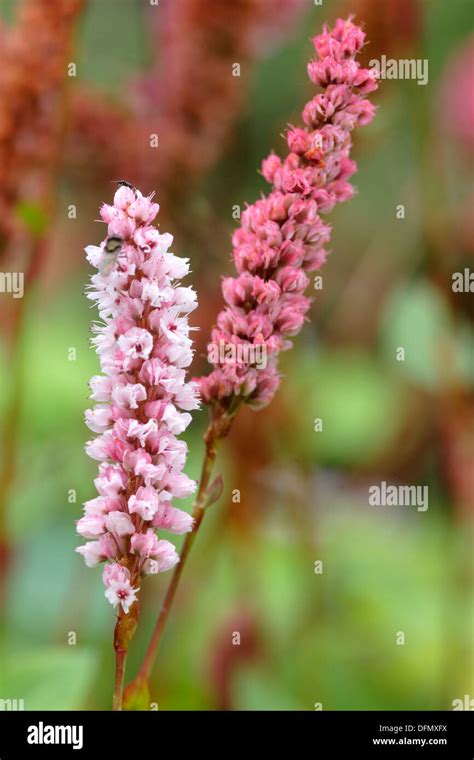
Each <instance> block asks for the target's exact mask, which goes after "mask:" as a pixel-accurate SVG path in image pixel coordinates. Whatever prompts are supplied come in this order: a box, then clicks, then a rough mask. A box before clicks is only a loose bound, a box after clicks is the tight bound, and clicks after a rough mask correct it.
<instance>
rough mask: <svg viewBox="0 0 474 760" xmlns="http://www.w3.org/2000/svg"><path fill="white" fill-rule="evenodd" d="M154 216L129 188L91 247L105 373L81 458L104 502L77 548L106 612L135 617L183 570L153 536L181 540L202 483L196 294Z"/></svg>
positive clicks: (98, 502) (107, 209)
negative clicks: (165, 579) (192, 376)
mask: <svg viewBox="0 0 474 760" xmlns="http://www.w3.org/2000/svg"><path fill="white" fill-rule="evenodd" d="M158 210H159V206H158V204H157V203H154V201H153V196H150V197H145V196H143V195H142V194H141V193H140V192H139V191H138V190H134V189H132V188H130V187H128V186H126V185H122V186H121V187H120V188H119V189H118V190H117V192H116V193H115V197H114V202H113V205H107V204H104V205H103V206H102V208H101V212H100V213H101V217H102V219H103V221H104V222H106V224H107V225H108V228H107V237H106V238H105V240H104V241H103V242H102V244H101V245H100V246H88V247H87V248H86V254H87V259H88V261H89V262H90V263H91V264H92V265H93V266H94V267H96V268H97V269H98V272H97V273H96V274H94V275H92V277H91V284H90V286H89V293H88V298H90V299H91V300H92V301H94V302H95V303H96V304H97V306H98V309H99V315H100V317H101V320H102V321H101V322H100V323H97V324H94V325H93V326H92V330H93V333H94V337H93V339H92V343H93V345H94V346H95V348H96V350H97V353H98V355H99V358H100V364H101V369H102V373H103V374H101V375H97V376H95V377H93V378H92V379H91V381H90V389H91V398H92V400H93V401H94V402H96V403H95V406H94V407H93V408H92V409H89V410H88V411H87V412H86V423H87V425H88V427H89V428H90V429H91V430H92V431H93V432H94V433H97V437H95V438H94V439H92V440H91V441H89V443H88V444H87V445H86V451H87V453H88V454H89V456H90V457H92V458H93V459H96V460H98V461H99V462H100V464H99V474H98V477H97V478H96V480H95V486H96V488H97V491H98V494H99V495H98V496H97V497H96V498H94V499H91V500H90V501H87V502H86V503H85V505H84V516H83V517H82V518H81V519H80V520H79V522H78V524H77V531H78V533H79V534H80V535H81V536H83V537H84V538H86V539H88V541H87V542H86V543H85V544H84V545H82V546H79V547H78V548H77V550H76V551H78V552H79V553H80V554H82V555H83V557H84V560H85V562H86V564H87V565H88V566H89V567H92V566H94V565H97V564H99V563H101V562H104V563H105V567H104V572H103V580H104V583H105V586H106V592H105V595H106V597H107V599H108V600H109V602H110V603H111V604H112V605H114V606H117V605H121V607H122V609H123V611H124V612H125V613H128V611H129V610H130V607H131V606H132V605H133V603H134V602H135V601H136V599H137V593H138V591H139V588H140V583H141V578H142V576H143V575H146V574H154V573H159V572H162V571H164V570H169V569H170V568H172V567H173V566H174V565H175V564H176V563H177V562H178V555H177V553H176V550H175V547H174V545H173V544H172V543H171V542H170V541H167V540H166V539H162V538H158V536H157V533H156V531H157V530H166V531H169V532H171V533H186V532H188V531H190V530H192V527H193V521H192V518H191V516H190V515H189V514H188V513H187V512H184V511H183V510H181V509H178V508H176V507H175V506H173V499H174V498H185V497H186V496H189V495H190V494H191V493H192V492H193V491H194V490H195V482H194V481H192V480H190V478H189V477H188V476H187V475H186V474H185V473H184V472H183V468H184V465H185V462H186V455H187V447H186V443H185V442H184V441H182V440H179V439H178V438H177V436H178V435H179V434H180V433H182V432H183V431H184V430H185V429H186V428H187V426H188V425H189V423H190V422H191V415H190V414H189V412H190V410H192V409H196V408H198V406H199V401H198V396H197V385H196V383H193V382H187V381H186V368H187V367H188V366H189V364H190V363H191V360H192V356H193V352H192V341H191V339H190V337H189V333H190V329H192V328H190V327H189V324H188V315H189V313H190V312H191V311H192V310H193V309H194V308H195V307H196V306H197V302H196V294H195V292H194V290H193V289H192V288H191V287H184V286H181V285H180V284H179V280H180V279H181V278H182V277H184V276H185V275H186V274H187V273H188V271H189V262H188V260H187V259H182V258H178V257H177V256H175V255H174V254H173V253H171V252H170V250H169V247H170V245H171V243H172V240H173V239H172V236H171V235H169V234H161V233H159V232H158V230H157V229H156V228H155V227H153V226H152V222H153V220H154V219H155V217H156V215H157V213H158Z"/></svg>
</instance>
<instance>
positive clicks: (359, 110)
mask: <svg viewBox="0 0 474 760" xmlns="http://www.w3.org/2000/svg"><path fill="white" fill-rule="evenodd" d="M364 36H365V35H364V33H363V32H362V30H361V29H360V28H359V27H358V26H356V25H355V24H353V23H352V21H351V19H348V20H346V21H344V20H342V19H338V20H337V21H336V24H335V26H334V29H332V30H330V29H328V28H327V27H325V28H324V32H323V33H322V34H320V35H319V36H318V37H315V38H314V40H313V44H314V47H315V49H316V54H317V58H316V60H314V61H311V62H310V63H309V65H308V74H309V77H310V79H311V81H312V82H314V84H315V85H316V86H317V87H318V88H319V91H318V93H317V94H316V95H315V97H313V98H312V99H311V100H310V101H309V103H307V104H306V106H305V107H304V109H303V114H302V118H303V122H304V127H291V128H290V129H289V131H288V134H287V143H288V148H289V153H288V155H287V156H286V158H285V159H284V160H283V161H282V160H281V159H280V158H279V157H278V156H276V155H275V154H271V155H270V156H269V157H268V158H266V159H265V160H264V162H263V166H262V172H263V176H264V177H265V179H266V180H267V181H268V182H269V183H270V184H272V185H273V190H272V192H271V193H270V194H269V195H268V196H267V197H266V198H262V199H260V200H258V201H257V202H256V203H254V204H252V205H251V206H248V207H247V208H246V210H245V211H244V212H243V214H242V224H241V227H240V228H239V229H238V230H237V231H236V232H235V233H234V236H233V239H232V243H233V248H234V263H235V267H236V269H237V276H236V277H225V278H224V279H223V282H222V293H223V296H224V301H225V303H226V307H225V308H224V309H223V311H221V312H220V314H219V316H218V318H217V325H216V326H215V328H214V329H213V331H212V337H211V343H210V345H209V349H208V359H209V361H210V362H211V363H212V364H213V365H214V369H213V371H212V372H211V374H210V375H209V376H208V377H204V378H200V380H199V382H200V388H201V394H202V398H203V400H204V401H205V402H206V403H209V404H217V405H219V407H220V408H221V409H222V410H224V411H226V410H228V409H231V408H232V407H231V404H232V400H233V399H240V400H243V401H245V402H246V403H248V404H250V405H251V406H254V407H256V408H258V407H263V406H265V405H266V404H268V403H269V402H270V401H271V399H272V398H273V396H274V394H275V391H276V389H277V388H278V385H279V382H280V378H279V374H278V354H279V352H280V351H284V350H286V349H288V348H290V347H291V346H292V343H291V340H290V339H291V338H292V337H293V336H294V335H296V334H297V333H298V332H299V331H300V330H301V328H302V326H303V324H304V321H305V318H306V313H307V311H308V309H309V307H310V303H311V302H310V299H309V298H307V297H306V296H305V295H304V291H305V289H306V287H307V286H308V284H309V278H308V276H307V273H308V272H311V271H313V270H317V269H319V268H320V267H321V266H322V264H324V262H325V260H326V256H327V251H326V250H325V246H326V244H327V243H328V241H329V239H330V234H331V228H330V226H329V225H328V224H326V222H324V221H323V219H322V218H321V214H326V213H328V212H330V211H332V209H333V208H334V206H335V205H336V203H339V202H341V201H345V200H347V199H349V198H351V197H352V195H353V193H354V189H353V187H352V185H351V184H350V183H349V181H348V180H349V178H350V177H351V175H352V174H354V172H355V171H356V168H357V167H356V164H355V162H354V161H352V160H351V159H350V158H349V153H350V148H351V136H350V133H351V131H352V130H353V129H354V128H355V127H357V126H363V125H365V124H368V123H369V122H370V121H371V120H372V118H373V116H374V112H375V108H374V106H373V105H372V103H371V102H370V101H369V100H367V99H366V97H365V95H367V94H368V93H370V92H372V91H373V90H375V89H376V88H377V82H376V75H375V71H374V70H373V69H365V68H361V67H360V65H359V64H358V63H357V61H356V60H355V57H356V55H357V53H358V52H359V50H360V49H361V47H362V46H363V44H364ZM257 347H258V348H259V349H260V351H259V354H262V353H263V354H265V356H266V361H265V363H264V364H263V363H261V366H258V365H257V362H256V360H255V357H256V355H257V352H256V350H255V349H256V348H257ZM218 349H219V350H218Z"/></svg>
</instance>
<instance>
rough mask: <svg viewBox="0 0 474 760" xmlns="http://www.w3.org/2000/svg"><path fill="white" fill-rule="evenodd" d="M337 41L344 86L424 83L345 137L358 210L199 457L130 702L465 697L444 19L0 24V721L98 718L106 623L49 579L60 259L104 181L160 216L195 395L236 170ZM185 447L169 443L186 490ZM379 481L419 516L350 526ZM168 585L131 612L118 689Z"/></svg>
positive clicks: (128, 7)
mask: <svg viewBox="0 0 474 760" xmlns="http://www.w3.org/2000/svg"><path fill="white" fill-rule="evenodd" d="M348 13H355V14H356V20H357V21H358V22H359V23H363V24H364V27H365V30H366V32H367V37H368V41H369V45H368V46H367V48H366V49H365V50H364V53H363V55H364V56H365V59H366V62H367V61H368V60H370V59H372V58H380V56H382V55H385V56H386V57H387V58H395V59H401V58H402V59H405V58H408V59H411V58H415V59H427V60H428V62H429V80H428V84H427V85H426V86H420V85H418V84H417V82H416V81H414V80H398V81H397V80H383V81H382V82H381V84H380V88H379V91H378V92H377V93H375V97H374V100H375V102H376V103H377V105H378V107H379V110H378V114H377V116H376V119H375V120H374V122H373V123H372V124H371V125H370V127H368V128H367V129H364V130H361V134H358V133H357V134H355V136H354V137H355V145H354V151H353V157H354V158H355V159H356V160H357V162H358V165H359V173H358V174H357V175H355V177H354V181H355V184H356V186H357V188H358V195H357V197H356V198H355V199H354V200H353V201H351V202H349V203H347V204H343V205H342V206H340V207H338V208H337V209H336V211H335V213H333V214H332V215H331V219H330V221H331V223H332V224H333V228H334V233H333V239H332V244H331V250H332V254H331V256H330V258H329V261H328V263H327V265H326V266H325V267H324V269H323V271H322V276H323V288H322V289H321V290H317V291H314V296H315V302H314V306H313V309H312V315H311V316H312V318H311V322H310V323H308V324H307V325H306V326H305V328H304V330H303V333H302V334H301V335H300V336H299V338H298V339H297V340H296V345H295V348H294V349H293V350H292V351H291V352H288V353H286V354H285V355H284V357H283V360H284V361H283V367H282V369H283V371H284V375H285V379H284V382H283V383H282V385H281V388H280V390H279V393H278V395H277V397H276V398H275V400H274V402H273V403H272V404H271V406H270V407H269V408H267V409H266V410H264V411H263V412H258V413H255V412H251V411H250V410H244V411H243V412H242V413H241V414H240V416H239V417H238V418H237V421H236V424H235V426H234V428H233V430H232V433H231V435H230V437H229V438H228V439H227V440H226V442H225V443H224V445H223V446H222V449H221V453H220V459H219V462H218V471H221V472H222V473H223V476H224V482H225V490H224V494H223V496H222V498H221V500H220V502H219V504H218V505H216V506H214V507H212V509H211V510H210V512H209V514H208V516H207V517H206V520H205V524H204V526H203V529H202V531H201V532H200V535H199V537H198V540H197V544H196V546H195V549H194V551H193V554H192V556H191V559H190V561H189V565H188V567H187V568H186V571H185V574H184V576H183V581H182V585H181V588H180V591H179V595H178V598H177V602H176V604H175V608H174V610H173V613H172V615H171V618H170V621H169V625H168V628H167V631H166V634H165V637H164V639H163V642H162V647H161V650H160V652H159V660H158V666H157V668H156V669H155V673H154V679H153V683H152V697H153V699H154V700H155V701H156V702H157V703H158V705H159V708H160V709H192V710H194V709H235V710H241V709H245V710H253V709H264V710H279V709H289V710H294V709H303V710H314V709H315V705H322V707H323V709H325V710H328V709H329V710H331V709H332V710H352V709H359V710H373V709H383V710H385V709H386V710H389V709H395V710H396V709H409V710H412V709H452V702H453V700H454V699H463V698H464V695H465V694H471V695H473V696H474V692H473V683H472V676H473V649H472V641H473V618H472V609H473V607H472V570H473V563H472V544H471V537H472V518H473V511H474V463H473V453H474V405H473V376H474V368H473V333H472V316H473V312H472V293H469V292H465V293H455V292H453V289H452V275H453V273H454V272H464V269H465V268H468V269H469V268H470V270H471V271H472V270H473V269H474V265H473V257H474V215H473V213H472V212H473V205H474V186H473V184H472V162H473V157H474V126H473V125H474V85H473V70H474V38H473V36H472V35H473V32H472V26H473V24H472V22H473V14H472V7H470V3H469V2H467V1H466V0H450V2H449V3H447V2H445V0H426V1H425V2H424V1H423V0H384V2H383V3H381V2H379V1H378V0H324V3H323V4H322V5H315V4H314V2H313V1H312V0H233V2H223V1H222V0H159V4H158V6H151V5H150V3H149V2H148V0H115V2H112V0H22V1H21V0H17V1H10V0H0V259H1V271H2V272H24V274H25V294H24V297H23V298H18V299H15V298H13V296H12V294H11V293H0V332H1V336H0V337H1V345H0V351H1V369H0V382H1V393H0V407H1V408H0V422H1V426H2V427H1V442H0V445H1V459H0V551H1V554H0V556H1V581H2V583H1V594H2V604H1V610H2V622H1V629H0V630H1V640H0V642H1V644H0V645H1V657H2V661H3V664H2V667H1V669H0V673H1V675H0V698H1V699H6V698H10V699H13V698H16V699H20V698H21V699H23V700H24V706H25V708H26V709H94V710H103V709H110V705H111V694H112V680H113V648H112V631H113V625H114V612H113V610H112V609H111V607H110V605H109V604H108V602H107V601H106V600H105V598H104V595H103V591H104V590H103V585H102V582H101V577H100V571H99V570H95V571H94V570H89V569H87V568H85V567H84V565H83V562H82V559H81V558H80V557H79V556H78V555H77V554H75V553H74V547H75V546H76V545H77V544H78V538H77V537H76V536H75V526H74V522H75V521H76V520H77V519H78V518H79V517H80V514H81V504H82V502H83V501H85V500H87V499H90V498H92V497H93V496H94V495H95V490H94V485H93V478H94V477H95V474H96V464H95V463H94V462H92V461H91V460H89V459H88V458H87V457H86V455H85V453H84V450H83V446H84V443H85V441H86V440H87V439H88V430H87V429H86V427H85V425H84V422H83V410H84V409H85V408H86V407H87V405H88V400H87V395H88V389H87V381H88V379H89V377H90V376H91V375H93V374H95V373H96V372H97V371H98V362H97V358H96V356H95V354H94V352H93V350H92V349H90V348H89V346H88V339H89V323H90V321H91V319H93V318H95V314H94V313H93V312H92V311H91V310H90V309H89V307H88V302H87V301H86V299H85V297H84V295H83V293H84V286H85V284H86V282H87V278H88V276H89V274H90V271H89V268H88V266H87V264H86V262H85V257H84V253H83V248H84V246H85V245H88V244H98V243H99V242H100V240H101V239H102V238H103V234H104V233H103V229H102V228H101V227H100V225H98V224H97V223H96V221H94V220H96V219H97V218H98V207H99V205H100V203H101V202H104V201H106V202H110V200H111V198H112V194H113V189H114V186H113V185H112V184H111V181H112V180H117V179H122V178H125V179H127V180H128V181H130V182H132V183H133V184H136V185H138V187H139V188H140V189H141V190H142V191H143V192H146V193H148V192H151V191H152V190H156V192H157V200H158V201H159V203H160V204H161V211H160V215H159V219H158V221H159V222H160V227H161V230H162V231H170V232H172V233H173V235H174V237H175V243H174V246H173V250H174V251H175V252H176V253H177V254H178V255H180V256H189V257H190V258H191V260H192V269H193V274H192V275H191V278H190V280H191V279H192V281H193V284H194V285H195V287H196V289H197V291H198V296H199V301H200V307H199V309H198V311H197V312H195V313H194V314H193V324H194V325H199V326H200V332H199V333H198V334H197V343H196V357H195V363H194V365H193V367H192V373H193V374H200V373H204V372H207V371H208V365H207V363H206V361H205V345H206V341H207V337H208V335H209V330H210V327H211V325H212V324H213V321H214V319H215V317H216V314H217V311H218V309H219V306H220V303H221V296H220V290H219V287H220V277H221V275H222V274H224V273H228V272H231V271H232V264H231V245H230V236H231V233H232V230H233V229H234V226H235V224H236V222H235V220H234V219H233V218H232V211H233V207H234V206H235V205H239V206H241V207H243V205H244V203H245V201H248V202H252V201H253V200H255V199H256V198H257V197H258V195H259V194H260V192H263V191H264V192H267V186H266V184H265V182H264V181H263V179H262V177H261V176H260V174H259V172H258V169H259V167H260V162H261V160H262V158H264V157H265V156H266V155H267V154H268V153H269V152H270V150H271V149H275V150H276V151H277V152H281V154H284V151H285V143H284V141H283V140H282V138H281V134H282V132H283V131H284V130H285V128H286V125H287V124H288V123H289V122H292V123H299V113H300V111H301V109H302V107H303V105H304V103H305V102H306V100H307V99H308V98H309V97H310V96H311V92H312V87H311V86H310V83H309V80H308V79H307V75H306V63H307V61H308V59H309V58H310V57H311V56H312V55H313V48H312V45H311V41H310V40H311V37H313V36H314V35H316V34H318V33H319V32H320V30H321V27H322V24H323V23H324V22H325V21H327V22H329V23H331V24H332V23H333V22H334V20H335V18H336V17H337V16H338V15H347V14H348ZM233 63H239V64H240V67H241V75H240V77H233V76H232V75H231V71H232V64H233ZM154 133H156V134H157V135H158V137H159V147H158V148H157V149H150V147H149V136H150V134H154ZM400 206H403V207H404V212H400V209H399V207H400ZM470 209H471V210H470ZM401 215H402V216H404V218H399V217H400V216H401ZM186 284H187V283H186ZM398 347H403V348H404V349H405V361H397V358H396V351H397V348H398ZM317 418H321V419H322V420H323V426H324V427H323V431H322V432H318V431H315V419H317ZM206 420H207V412H206V410H205V409H204V410H202V411H200V412H198V413H196V414H195V419H194V422H193V425H192V426H191V428H190V429H189V430H188V431H187V433H188V435H187V439H188V442H189V445H190V450H191V454H190V459H189V465H188V468H187V471H188V473H189V474H190V475H191V476H192V477H197V476H198V472H199V468H200V461H201V457H202V451H203V447H202V433H203V431H204V429H205V426H206ZM382 480H385V481H387V482H388V483H391V484H413V485H415V484H416V485H427V486H428V487H429V509H428V511H426V512H419V511H417V510H416V508H413V507H385V508H380V507H371V506H369V504H368V488H369V487H370V485H373V484H377V483H380V482H381V481H382ZM235 489H239V491H240V503H234V502H233V500H232V492H233V491H234V490H235ZM189 506H190V505H188V508H189ZM179 542H180V538H178V539H177V543H179ZM79 543H80V541H79ZM318 561H320V562H322V569H323V572H322V573H318V572H315V567H316V569H317V568H318V567H319V565H316V566H315V563H317V562H318ZM168 581H169V574H162V575H160V576H156V577H153V578H149V579H148V580H147V582H146V584H144V588H143V596H142V616H141V620H140V626H139V631H138V634H137V636H136V638H135V641H134V643H133V645H132V650H131V654H130V658H129V671H128V672H129V677H130V678H131V677H132V676H133V675H134V673H135V670H136V667H137V665H138V663H139V662H140V655H141V654H142V653H143V651H144V647H145V645H146V643H147V641H148V637H149V635H150V632H151V627H152V625H153V621H154V619H155V616H156V613H157V610H158V608H159V605H160V602H161V599H162V596H163V593H164V590H165V588H166V585H167V583H168ZM235 632H239V633H240V645H239V646H235V645H234V644H233V643H232V642H233V634H234V633H235ZM400 632H403V633H404V635H405V644H404V645H399V644H397V636H398V634H399V633H400ZM71 634H74V635H72V636H71ZM398 640H399V641H400V637H399V639H398ZM74 641H75V643H74ZM234 641H235V637H234Z"/></svg>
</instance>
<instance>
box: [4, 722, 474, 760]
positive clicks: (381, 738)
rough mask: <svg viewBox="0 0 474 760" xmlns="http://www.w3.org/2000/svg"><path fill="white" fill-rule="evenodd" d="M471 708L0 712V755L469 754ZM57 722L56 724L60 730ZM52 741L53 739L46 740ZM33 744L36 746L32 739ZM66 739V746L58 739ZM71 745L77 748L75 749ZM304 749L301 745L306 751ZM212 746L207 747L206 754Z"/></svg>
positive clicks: (459, 757)
mask: <svg viewBox="0 0 474 760" xmlns="http://www.w3.org/2000/svg"><path fill="white" fill-rule="evenodd" d="M472 718H473V715H472V713H471V712H467V711H466V712H462V711H459V712H455V711H453V712H434V711H426V712H408V711H407V712H382V711H379V712H330V711H321V712H318V711H314V712H309V711H308V712H197V711H196V712H171V711H162V712H160V711H156V712H153V711H150V712H122V713H112V712H46V711H45V712H27V711H24V712H23V711H11V712H0V760H16V759H17V758H19V757H23V756H24V755H26V756H27V757H52V758H54V757H58V758H59V757H61V758H63V757H96V756H97V755H98V754H100V753H103V752H104V751H105V753H106V757H107V758H115V757H117V758H126V757H133V758H139V757H140V754H141V753H143V757H144V758H145V757H147V758H155V757H159V756H163V753H164V751H166V750H168V749H169V750H171V751H172V752H179V755H180V756H182V755H183V754H184V753H185V751H186V748H187V747H189V750H190V751H191V752H193V755H195V753H196V751H198V752H199V753H200V754H208V753H211V754H212V755H213V754H215V752H216V751H217V753H218V755H219V757H227V756H228V755H229V754H230V755H234V754H235V753H237V752H239V754H241V756H242V757H243V758H245V757H246V756H248V754H249V753H251V754H252V756H254V755H255V754H256V747H257V745H259V746H261V747H263V748H264V751H265V757H268V755H269V753H271V752H272V751H275V752H278V755H281V754H282V753H283V747H284V746H285V745H287V743H288V742H289V743H290V744H289V747H290V750H291V752H290V757H291V758H292V757H294V756H296V755H300V754H301V752H302V751H303V752H304V754H305V755H307V756H308V758H310V760H312V759H313V758H314V759H315V760H319V759H320V758H321V760H326V758H332V757H339V756H341V755H342V756H343V757H344V756H347V757H352V756H353V754H354V753H356V754H357V756H359V755H360V756H361V757H363V758H364V757H374V758H376V757H380V758H382V757H401V756H403V757H414V758H439V757H443V758H444V757H449V758H453V759H455V760H464V758H466V760H472V758H473V757H474V752H473V749H474V742H473V733H474V732H473V720H472ZM61 727H62V728H61ZM50 740H54V741H55V742H56V743H55V744H52V743H49V741H50ZM36 741H37V742H39V743H34V742H36ZM63 742H69V743H63ZM74 745H76V749H74V748H73V747H74ZM304 748H306V749H304ZM211 750H212V751H211Z"/></svg>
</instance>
